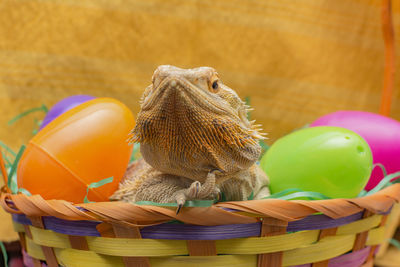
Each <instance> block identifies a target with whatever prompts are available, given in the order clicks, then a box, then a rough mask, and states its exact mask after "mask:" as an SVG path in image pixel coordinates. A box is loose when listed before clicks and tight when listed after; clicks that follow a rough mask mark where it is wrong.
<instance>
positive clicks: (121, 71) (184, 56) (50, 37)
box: [0, 0, 400, 149]
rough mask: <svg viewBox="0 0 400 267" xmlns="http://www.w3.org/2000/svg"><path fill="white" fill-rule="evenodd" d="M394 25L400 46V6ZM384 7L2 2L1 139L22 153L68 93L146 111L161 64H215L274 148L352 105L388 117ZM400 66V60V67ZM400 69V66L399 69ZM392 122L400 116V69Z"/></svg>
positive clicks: (272, 0)
mask: <svg viewBox="0 0 400 267" xmlns="http://www.w3.org/2000/svg"><path fill="white" fill-rule="evenodd" d="M393 2H394V7H393V9H394V26H395V29H396V30H398V31H397V33H396V38H397V39H396V40H397V44H398V43H399V40H400V36H399V34H400V27H399V25H400V16H399V14H400V4H399V1H393ZM380 3H381V1H380V0H335V1H331V0H301V1H300V0H298V1H294V0H268V1H256V0H240V1H239V0H186V1H181V0H169V1H166V0H141V1H138V0H129V1H122V0H120V1H117V0H114V1H108V0H52V1H50V0H36V1H35V0H25V1H23V0H19V1H9V0H2V1H0V114H1V116H0V140H1V141H3V142H5V143H7V144H9V145H10V146H11V147H12V148H14V149H17V148H18V147H19V146H20V145H21V144H24V143H27V141H28V140H29V139H30V137H31V136H32V128H33V126H34V121H33V118H36V119H42V118H43V115H44V114H43V113H40V112H38V113H36V114H31V115H30V116H28V117H25V118H24V119H22V120H20V121H18V122H17V123H15V124H13V125H11V126H9V125H7V122H8V120H10V119H11V118H12V117H14V116H15V115H17V114H19V113H21V112H22V111H24V110H26V109H29V108H33V107H38V106H40V105H42V104H45V105H47V106H48V107H50V106H51V105H53V104H55V103H56V102H57V101H59V100H61V99H62V98H64V97H67V96H70V95H74V94H90V95H93V96H97V97H101V96H107V97H114V98H117V99H119V100H120V101H122V102H124V103H126V105H128V106H129V107H130V108H131V109H132V110H133V112H134V113H135V114H136V113H137V112H138V109H139V105H138V99H139V97H140V95H141V93H142V91H143V90H144V88H145V87H146V86H147V85H148V84H149V82H150V79H151V76H152V73H153V71H154V69H155V68H156V67H157V66H158V65H160V64H172V65H177V66H179V67H183V68H190V67H197V66H212V67H214V68H215V69H217V71H218V72H219V74H220V77H221V78H222V80H223V82H224V83H225V84H227V85H228V86H230V87H232V88H233V89H235V90H236V91H237V92H238V93H239V95H240V96H241V97H242V98H245V97H249V98H250V103H251V105H252V106H253V107H254V108H255V111H254V112H252V114H251V116H252V118H254V119H257V120H258V121H259V122H260V123H261V124H263V125H264V129H265V131H266V132H268V133H269V137H270V139H269V140H268V141H267V143H270V144H271V143H272V142H273V141H274V140H276V139H277V138H278V137H280V136H282V135H284V134H286V133H288V132H291V131H292V130H293V129H295V128H299V127H302V126H303V125H305V124H307V123H309V122H312V121H313V120H314V119H316V118H317V117H319V116H321V115H324V114H326V113H329V112H333V111H336V110H341V109H353V110H364V111H371V112H378V110H379V103H380V93H381V88H382V77H383V59H384V51H383V39H382V30H381V9H380ZM397 54H398V55H400V52H399V53H397ZM397 62H398V64H399V63H400V60H397ZM398 64H397V66H398ZM398 74H399V75H397V77H396V82H395V92H394V100H393V101H394V102H393V105H392V112H391V115H392V117H394V118H396V119H400V90H399V85H400V84H399V83H400V73H398Z"/></svg>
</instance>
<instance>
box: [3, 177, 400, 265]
mask: <svg viewBox="0 0 400 267" xmlns="http://www.w3.org/2000/svg"><path fill="white" fill-rule="evenodd" d="M398 201H400V184H394V185H392V186H390V187H388V188H386V189H384V190H382V191H380V192H378V193H375V194H373V195H370V196H366V197H362V198H356V199H332V200H318V201H306V200H292V201H286V200H280V199H265V200H250V201H240V202H239V201H238V202H223V203H218V204H214V205H212V206H209V207H185V208H184V209H183V210H182V212H181V213H180V214H178V215H176V213H175V210H174V209H172V208H168V207H158V206H149V205H132V204H128V203H122V202H99V203H86V204H77V205H73V204H71V203H69V202H67V201H63V200H44V199H43V198H42V197H41V196H39V195H34V196H26V195H23V194H18V195H12V194H10V193H6V192H3V193H2V194H1V205H2V206H3V208H4V209H5V210H6V211H8V212H10V213H13V220H14V225H15V230H16V231H17V232H18V233H19V235H20V240H21V243H22V246H23V248H24V250H25V251H26V252H27V254H28V255H29V256H28V255H26V258H29V257H30V258H31V259H30V260H32V266H40V260H43V261H46V263H47V265H48V266H52V267H53V266H58V265H62V266H96V267H98V266H207V265H208V266H293V265H301V266H328V263H329V266H341V267H345V266H349V267H350V266H351V267H354V266H361V265H362V264H369V265H366V266H372V262H373V257H374V254H375V253H376V248H377V246H379V245H380V244H382V243H384V242H385V240H387V238H389V237H390V235H391V234H392V233H390V231H386V229H387V228H390V229H393V227H391V226H390V224H396V223H397V220H398V217H399V214H400V208H399V206H398V204H396V205H394V204H395V203H396V202H398ZM393 205H394V206H393ZM174 220H178V221H180V222H183V224H182V223H171V221H174ZM28 264H29V263H28Z"/></svg>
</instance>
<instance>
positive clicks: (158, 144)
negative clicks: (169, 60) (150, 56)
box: [111, 65, 269, 212]
mask: <svg viewBox="0 0 400 267" xmlns="http://www.w3.org/2000/svg"><path fill="white" fill-rule="evenodd" d="M249 108H250V107H249V106H247V105H246V104H245V103H244V102H243V101H242V100H241V99H240V98H239V97H238V95H237V94H236V92H235V91H233V90H232V89H231V88H229V87H228V86H226V85H224V84H223V83H222V82H221V80H220V79H219V77H218V74H217V72H216V71H215V70H214V69H213V68H210V67H200V68H195V69H180V68H177V67H174V66H169V65H164V66H159V67H158V68H157V69H156V71H155V72H154V75H153V77H152V84H151V85H150V86H148V87H147V88H146V89H145V91H144V94H143V96H142V98H141V110H140V112H139V114H138V116H137V122H136V125H135V128H134V129H133V130H132V133H131V134H132V135H131V137H130V142H131V143H136V142H139V143H140V151H141V154H142V156H143V159H144V160H142V161H139V162H135V163H133V164H132V165H130V166H129V167H128V170H127V172H126V174H125V177H124V179H123V181H122V182H121V184H120V186H119V189H118V190H117V191H116V192H115V193H114V195H113V196H112V197H111V199H114V200H122V201H127V202H136V201H153V202H158V203H170V202H176V203H177V204H178V210H177V212H179V210H180V209H181V208H182V206H183V205H184V203H185V201H186V200H192V199H215V198H217V197H218V196H220V193H221V192H222V193H223V194H224V196H225V199H226V200H247V199H248V198H249V197H250V195H252V194H253V195H254V199H260V198H262V197H266V196H268V195H269V189H268V184H269V180H268V178H267V176H266V175H265V173H264V172H263V171H262V170H261V169H260V167H259V166H258V165H257V164H256V161H257V160H258V158H259V156H260V153H261V147H260V145H259V143H258V141H259V140H260V139H264V137H263V134H261V133H260V130H261V129H259V125H255V124H254V121H249V120H248V119H247V112H248V110H249Z"/></svg>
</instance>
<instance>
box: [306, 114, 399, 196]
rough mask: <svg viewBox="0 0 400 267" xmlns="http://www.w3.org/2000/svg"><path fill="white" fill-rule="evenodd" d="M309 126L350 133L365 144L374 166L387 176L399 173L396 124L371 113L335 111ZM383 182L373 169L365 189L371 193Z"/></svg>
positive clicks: (377, 170)
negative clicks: (369, 151) (342, 129)
mask: <svg viewBox="0 0 400 267" xmlns="http://www.w3.org/2000/svg"><path fill="white" fill-rule="evenodd" d="M310 126H311V127H313V126H336V127H342V128H346V129H349V130H352V131H354V132H356V133H357V134H359V135H360V136H361V137H363V138H364V139H365V141H367V143H368V145H369V146H370V148H371V151H372V157H373V162H374V164H376V163H381V164H382V165H383V166H384V167H385V169H386V171H387V173H388V174H390V173H394V172H397V171H400V122H399V121H396V120H394V119H391V118H388V117H384V116H381V115H378V114H375V113H370V112H363V111H338V112H334V113H331V114H328V115H325V116H323V117H321V118H319V119H317V120H316V121H314V122H313V123H312V124H311V125H310ZM382 178H383V172H382V170H380V168H375V169H374V170H373V172H372V174H371V177H370V179H369V181H368V184H367V185H366V187H365V189H366V190H371V189H372V188H374V187H375V186H376V185H377V184H378V183H379V182H380V181H381V180H382Z"/></svg>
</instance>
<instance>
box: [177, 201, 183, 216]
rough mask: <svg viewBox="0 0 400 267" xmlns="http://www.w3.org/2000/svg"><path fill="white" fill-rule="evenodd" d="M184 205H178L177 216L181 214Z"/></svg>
mask: <svg viewBox="0 0 400 267" xmlns="http://www.w3.org/2000/svg"><path fill="white" fill-rule="evenodd" d="M182 207H183V205H182V204H178V207H177V208H176V215H178V214H179V212H180V211H181V209H182Z"/></svg>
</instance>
